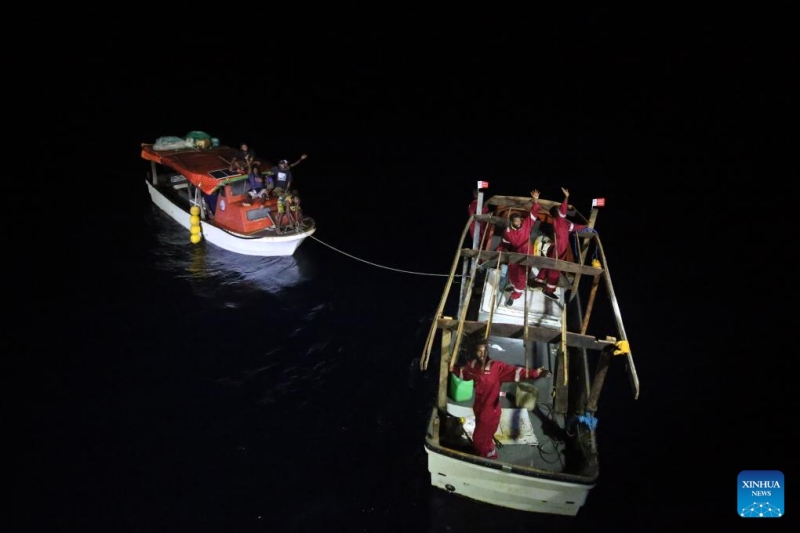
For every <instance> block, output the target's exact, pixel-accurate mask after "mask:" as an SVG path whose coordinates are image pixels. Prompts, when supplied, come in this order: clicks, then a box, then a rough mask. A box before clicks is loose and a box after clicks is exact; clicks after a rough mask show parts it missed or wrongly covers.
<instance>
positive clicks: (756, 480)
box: [736, 470, 786, 518]
mask: <svg viewBox="0 0 800 533" xmlns="http://www.w3.org/2000/svg"><path fill="white" fill-rule="evenodd" d="M737 486H738V489H737V504H738V509H736V513H737V514H738V515H739V516H740V517H742V518H780V517H781V516H783V515H784V514H785V513H786V510H785V509H784V508H783V504H784V498H783V491H784V487H783V472H781V471H780V470H742V471H741V472H739V478H738V480H737Z"/></svg>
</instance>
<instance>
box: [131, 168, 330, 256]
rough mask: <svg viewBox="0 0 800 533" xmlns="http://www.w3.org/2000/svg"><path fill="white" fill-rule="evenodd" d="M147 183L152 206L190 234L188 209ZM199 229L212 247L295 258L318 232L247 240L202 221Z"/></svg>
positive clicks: (243, 252) (239, 252) (246, 237)
mask: <svg viewBox="0 0 800 533" xmlns="http://www.w3.org/2000/svg"><path fill="white" fill-rule="evenodd" d="M145 183H146V184H147V190H148V191H149V193H150V199H151V200H152V201H153V203H154V204H155V205H156V206H158V207H159V209H161V210H162V211H163V212H164V213H166V214H167V215H169V216H170V218H172V219H173V220H175V221H176V222H177V223H178V224H180V225H181V226H183V227H184V228H186V229H187V230H189V228H190V227H191V221H190V216H191V215H190V214H189V211H188V206H187V207H183V206H180V205H177V204H175V203H174V202H172V201H171V200H170V199H169V198H167V197H166V196H165V195H164V194H162V192H161V191H160V190H158V189H157V188H156V187H154V186H153V184H152V183H150V182H149V181H147V180H145ZM200 229H201V232H202V235H203V238H204V239H205V240H206V241H207V242H209V243H210V244H213V245H215V246H218V247H220V248H222V249H224V250H228V251H230V252H235V253H238V254H243V255H251V256H261V257H277V256H290V255H293V254H294V252H295V250H297V248H298V247H299V246H300V244H302V242H303V241H304V240H305V239H306V238H307V237H309V236H310V235H312V234H313V233H314V232H315V231H316V228H315V227H312V228H310V229H307V230H305V231H302V232H298V233H290V234H284V235H275V236H264V237H248V236H242V235H236V234H234V233H231V232H229V231H226V230H224V229H222V228H219V227H217V226H215V225H214V224H213V223H211V222H209V221H208V220H201V221H200ZM187 240H188V233H187Z"/></svg>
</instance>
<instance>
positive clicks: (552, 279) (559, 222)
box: [531, 198, 587, 294]
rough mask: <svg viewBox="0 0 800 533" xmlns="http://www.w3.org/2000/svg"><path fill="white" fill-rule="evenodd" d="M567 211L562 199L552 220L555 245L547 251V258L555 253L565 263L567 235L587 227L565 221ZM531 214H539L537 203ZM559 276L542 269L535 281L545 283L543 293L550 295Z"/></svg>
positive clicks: (552, 271)
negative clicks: (556, 214) (556, 215)
mask: <svg viewBox="0 0 800 533" xmlns="http://www.w3.org/2000/svg"><path fill="white" fill-rule="evenodd" d="M567 211H569V204H567V199H566V198H564V201H562V202H561V205H560V206H559V208H558V215H559V216H558V217H555V218H553V233H554V234H555V239H556V245H555V246H550V248H549V249H548V250H547V257H553V258H555V257H556V253H558V256H557V257H558V259H560V260H562V261H567V260H568V257H569V256H568V255H567V250H569V233H570V232H571V231H580V230H582V229H583V228H585V227H587V226H586V225H585V224H575V223H574V222H570V221H569V220H567ZM531 212H532V213H533V215H532V216H533V217H536V215H538V214H539V202H536V203H534V204H533V208H532V209H531ZM560 274H561V273H560V272H559V271H558V270H553V269H549V268H542V269H540V270H539V273H538V274H537V275H536V281H539V282H546V283H547V285H546V286H545V288H544V292H547V293H549V294H552V293H553V292H555V290H556V287H558V277H559V275H560Z"/></svg>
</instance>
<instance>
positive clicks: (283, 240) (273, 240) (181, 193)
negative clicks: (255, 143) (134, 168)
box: [141, 132, 316, 257]
mask: <svg viewBox="0 0 800 533" xmlns="http://www.w3.org/2000/svg"><path fill="white" fill-rule="evenodd" d="M193 133H196V132H193ZM199 133H202V132H199ZM195 137H196V138H195ZM195 137H192V136H187V138H186V139H185V141H184V140H183V139H180V138H178V139H177V141H176V140H175V138H169V139H170V142H159V141H161V140H162V138H159V140H157V141H156V143H153V144H146V143H143V144H142V146H141V147H142V151H141V157H142V159H144V160H146V161H149V162H150V165H151V169H150V172H149V174H148V177H147V179H146V180H145V183H146V184H147V190H148V192H149V193H150V198H151V200H152V201H153V203H154V204H155V205H157V206H158V207H159V208H160V209H161V210H162V211H164V212H165V213H166V214H168V215H169V216H170V217H172V218H173V219H174V220H175V221H176V222H178V223H179V224H181V225H182V226H184V227H185V228H186V229H187V231H188V233H187V240H190V241H191V242H193V243H195V244H197V243H199V242H200V241H201V240H203V239H205V241H207V242H209V243H211V244H213V245H215V246H218V247H220V248H222V249H225V250H228V251H231V252H235V253H239V254H244V255H252V256H265V257H272V256H289V255H292V254H294V252H295V250H297V248H298V247H299V246H300V244H302V243H303V241H304V240H305V239H306V238H308V237H309V236H310V235H312V234H313V233H314V232H315V231H316V223H315V222H314V219H312V218H310V217H307V216H305V215H304V214H303V213H302V210H301V209H299V207H298V206H297V205H294V206H293V207H291V206H290V207H287V208H285V209H284V210H280V209H278V204H279V202H283V201H284V199H283V198H282V197H277V196H275V195H274V194H271V195H268V196H267V197H266V198H263V199H262V198H258V199H253V198H251V197H250V196H249V195H248V191H249V190H250V184H249V182H248V176H247V174H242V173H241V172H239V171H237V170H233V171H232V170H229V167H230V161H231V160H232V158H233V157H234V156H235V154H236V150H235V149H234V148H231V147H228V146H222V145H219V144H218V142H217V140H216V139H213V140H212V138H211V137H209V136H207V135H196V136H195ZM181 141H183V143H182V142H181ZM271 166H272V165H271V164H270V162H268V161H263V160H262V168H270V167H271ZM290 209H292V210H291V211H290Z"/></svg>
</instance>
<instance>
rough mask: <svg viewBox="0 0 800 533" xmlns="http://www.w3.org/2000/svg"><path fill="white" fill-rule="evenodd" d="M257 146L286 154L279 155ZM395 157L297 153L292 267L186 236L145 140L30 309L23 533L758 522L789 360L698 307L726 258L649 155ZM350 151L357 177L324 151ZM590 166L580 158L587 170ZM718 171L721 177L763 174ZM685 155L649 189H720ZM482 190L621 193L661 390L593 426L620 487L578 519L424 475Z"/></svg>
mask: <svg viewBox="0 0 800 533" xmlns="http://www.w3.org/2000/svg"><path fill="white" fill-rule="evenodd" d="M257 142H258V139H256V140H254V141H253V144H254V145H255V146H258V147H259V148H260V147H261V145H263V146H265V148H264V149H262V151H266V146H268V144H267V142H268V141H266V140H263V144H261V143H257ZM498 144H499V143H498ZM375 146H376V148H375V149H374V150H373V151H371V152H368V153H367V152H365V154H368V155H364V154H359V155H357V156H356V155H354V154H356V153H357V152H358V150H357V148H356V147H354V146H350V145H347V146H345V145H344V144H342V145H340V146H331V145H328V144H326V143H325V142H323V141H318V145H316V146H314V145H312V147H311V148H306V147H303V146H296V147H294V146H293V147H290V148H292V150H288V149H287V152H290V155H288V158H289V159H292V158H293V157H294V156H295V155H296V154H299V153H300V151H307V152H308V153H309V159H308V161H307V163H304V164H303V165H301V166H299V167H297V168H296V171H295V177H296V179H297V180H298V186H299V187H300V188H301V191H302V192H303V193H304V196H303V197H304V205H305V208H306V212H307V213H309V214H311V215H313V216H314V217H315V218H316V219H317V221H318V225H319V229H318V231H317V233H316V234H315V236H314V237H315V238H313V239H309V240H307V241H306V242H305V243H304V244H303V245H302V246H301V248H300V249H299V250H298V251H297V253H296V254H295V256H293V257H290V258H272V259H270V258H249V257H240V256H237V255H234V254H230V253H227V252H224V251H221V250H218V249H215V248H213V247H212V246H210V245H206V244H205V243H202V244H200V245H197V246H195V245H192V244H190V243H189V239H188V234H187V232H186V231H185V230H184V229H183V228H182V227H180V226H178V225H177V224H176V223H174V222H173V221H172V220H171V219H169V218H168V217H167V216H166V215H163V214H162V213H160V212H159V211H158V210H157V208H155V207H154V206H152V205H151V204H150V201H149V198H148V197H147V194H146V191H145V186H144V183H142V181H143V179H144V171H145V170H146V165H144V164H140V163H141V162H139V161H137V157H138V153H137V152H136V151H135V148H134V150H133V152H132V153H131V154H129V155H128V161H127V162H128V164H129V166H130V167H131V169H127V170H125V171H121V172H120V189H119V192H121V193H124V194H120V200H119V203H118V204H116V205H113V206H111V207H104V208H102V209H101V213H99V214H102V216H103V217H105V218H106V219H107V220H110V221H111V223H109V224H103V225H98V224H97V223H96V222H97V219H96V217H95V215H86V216H84V215H82V214H79V213H77V214H76V215H75V216H74V217H73V219H72V221H73V224H72V225H70V226H66V227H64V228H63V229H62V230H61V231H63V233H65V234H66V235H61V236H62V237H66V238H63V239H58V240H57V241H54V242H52V243H51V247H50V248H49V249H48V250H47V251H46V252H45V253H44V254H42V256H43V260H42V261H43V262H42V263H41V266H44V267H46V269H47V271H48V272H49V273H50V274H49V276H48V277H49V279H50V280H51V282H50V283H49V287H48V290H47V291H46V292H45V293H44V294H42V295H41V296H40V297H38V298H27V299H24V303H23V304H21V306H20V307H19V311H20V314H19V315H18V316H19V317H20V318H21V320H20V325H19V326H18V327H17V328H16V329H15V331H12V335H11V342H12V346H13V347H14V351H13V353H15V354H16V355H17V356H18V357H20V358H23V359H24V361H25V363H26V364H25V365H24V368H25V371H24V372H23V371H20V372H16V373H12V374H11V375H12V376H14V377H16V378H17V380H16V381H17V382H18V383H19V384H22V383H24V384H25V388H24V392H23V393H22V394H21V395H19V396H15V397H14V399H13V402H12V406H17V405H19V406H20V407H22V409H19V412H22V413H29V414H25V415H23V416H22V418H21V420H22V422H21V424H22V427H23V429H24V430H25V431H24V432H22V433H20V435H23V436H24V437H23V439H22V440H19V442H20V444H22V446H21V452H20V455H19V456H18V457H17V458H16V459H14V460H13V461H12V462H15V463H17V466H23V467H24V468H23V469H22V470H23V472H22V473H23V475H22V476H20V477H19V478H18V480H17V482H16V485H15V491H14V498H15V500H17V499H18V498H19V501H20V502H26V503H30V502H33V505H32V506H27V507H23V506H22V505H21V504H20V505H19V506H15V507H14V508H13V509H12V510H13V515H14V516H13V518H14V521H15V523H16V524H17V527H16V529H14V530H15V531H23V530H25V531H34V530H40V531H41V530H49V531H86V530H93V531H94V530H97V531H311V530H322V529H324V530H328V531H483V530H488V529H493V530H494V529H497V530H500V531H520V532H521V531H531V530H534V529H539V530H542V529H543V530H552V531H562V530H583V529H588V528H591V527H596V526H598V525H602V526H603V527H613V526H615V525H616V526H619V527H623V528H626V529H628V528H630V529H635V530H639V529H648V528H653V529H659V528H660V526H665V525H666V524H682V523H685V522H686V521H687V520H710V523H718V524H720V525H722V524H725V527H727V528H732V527H737V526H739V525H740V523H739V522H741V519H738V518H737V517H736V516H735V512H736V499H735V494H736V490H735V487H734V485H735V482H736V476H737V475H738V473H739V472H740V471H741V470H744V469H778V470H784V473H786V472H785V470H786V469H788V463H787V462H786V460H785V458H786V457H788V451H787V450H788V449H787V447H786V446H788V445H787V444H785V443H784V441H783V436H782V432H780V431H779V430H778V429H777V428H778V426H780V425H785V424H786V421H785V419H782V418H781V417H783V416H786V415H787V407H785V406H784V405H783V404H780V403H774V404H770V405H771V408H770V409H766V410H764V409H762V408H761V407H759V404H758V401H757V399H756V394H757V393H756V391H760V393H761V394H762V395H763V394H764V391H771V392H770V393H769V394H773V395H774V397H775V398H776V399H777V398H781V397H783V395H784V394H785V390H783V388H782V387H785V385H782V383H784V380H786V379H787V378H786V375H785V372H782V371H781V369H782V368H783V367H782V366H781V365H783V363H782V362H781V361H777V362H776V363H775V366H773V367H772V371H771V372H770V376H769V377H763V376H762V375H761V371H760V370H759V371H758V373H756V372H755V371H753V370H752V369H753V367H752V366H748V365H749V364H752V363H753V360H752V358H751V357H749V356H747V355H746V354H745V353H743V350H742V345H741V344H740V343H739V342H738V340H737V337H736V335H737V333H736V325H737V323H738V324H742V325H746V324H747V323H748V321H747V320H745V319H743V318H741V317H740V316H739V315H737V314H736V313H733V316H731V313H730V307H729V302H728V301H727V300H726V299H725V298H720V297H718V298H714V297H707V298H702V299H700V300H698V299H697V298H696V296H697V295H698V294H707V293H705V292H704V291H703V290H702V288H701V287H704V288H708V287H711V286H714V285H715V284H716V282H715V281H714V278H713V274H712V273H711V272H710V271H708V270H706V268H707V267H708V265H709V264H710V261H712V260H711V259H709V258H708V257H704V256H700V255H698V256H697V263H692V262H688V263H685V264H684V265H683V266H680V265H679V264H678V263H679V261H678V259H679V258H678V257H676V256H675V255H674V254H671V253H670V252H671V250H672V249H673V245H672V244H671V243H672V242H674V240H673V241H671V240H669V231H668V230H667V229H665V227H664V226H665V225H668V224H669V222H668V221H664V220H658V217H656V219H654V218H653V217H652V208H653V207H658V206H659V205H661V203H662V201H664V198H663V196H662V195H660V194H653V195H651V194H649V193H645V192H644V191H643V190H642V188H641V187H637V186H629V185H625V184H623V182H622V177H624V178H626V179H627V178H629V177H630V175H632V174H634V173H636V172H635V171H637V170H639V171H641V172H644V171H645V168H644V167H642V168H638V169H637V168H634V165H635V164H636V162H637V161H639V162H641V161H642V160H643V159H645V158H644V157H643V156H640V158H639V159H633V160H632V159H631V158H622V157H620V155H619V152H618V151H619V147H615V146H603V145H602V144H598V145H595V146H589V147H587V148H586V149H582V148H581V147H575V146H571V147H567V148H564V155H563V156H561V155H559V147H557V146H550V147H547V146H538V145H537V146H538V147H537V146H534V145H533V143H530V144H526V143H525V142H524V141H514V142H513V143H510V145H503V146H496V147H495V148H494V149H493V148H492V147H489V146H486V145H485V144H483V143H480V142H475V144H474V145H472V146H464V145H463V144H460V143H453V144H451V145H442V146H439V147H438V149H439V151H438V152H437V155H435V156H433V155H430V154H429V155H427V156H425V157H423V156H422V155H421V154H425V153H426V150H427V149H431V150H433V149H434V148H436V147H434V146H429V144H428V142H427V141H419V142H415V143H406V144H400V143H399V142H397V141H395V142H394V143H391V142H389V143H387V145H386V146H384V147H383V148H379V147H378V145H377V144H376V145H375ZM312 148H316V151H315V150H313V149H312ZM662 148H663V147H657V146H656V147H653V148H652V149H653V150H654V151H661V149H662ZM526 149H529V150H533V151H534V152H537V151H538V152H540V153H541V157H539V159H538V162H537V161H536V160H532V161H528V160H527V158H525V157H523V156H522V155H521V151H522V150H526ZM614 150H617V152H615V151H614ZM676 150H677V147H672V149H670V150H667V151H669V152H670V153H673V154H674V153H676ZM283 153H286V152H283ZM442 153H446V154H447V157H445V158H444V159H445V161H450V160H452V161H453V163H452V164H448V163H447V162H442V160H441V159H442ZM332 154H338V156H339V159H338V160H337V163H341V165H340V166H339V167H336V166H335V165H329V164H328V162H327V161H320V160H321V159H324V158H329V157H332ZM400 154H408V156H409V157H408V160H407V161H405V160H403V158H402V157H399V155H400ZM459 154H461V155H462V156H463V159H468V160H469V161H466V162H465V161H464V160H463V159H462V160H459V159H458V156H459ZM515 154H516V155H515ZM546 154H547V156H546V157H545V155H546ZM576 154H583V157H584V158H585V159H586V161H585V162H584V164H583V165H578V166H576V165H572V166H570V165H568V164H567V160H569V159H570V158H575V157H576ZM603 154H605V158H608V159H610V160H607V159H604V158H603V157H600V156H601V155H603ZM509 158H516V159H514V161H515V162H514V163H509V162H508V160H509ZM686 159H687V160H691V157H689V156H687V157H686ZM472 160H474V161H475V163H477V167H476V168H473V165H472ZM393 161H399V162H398V164H396V165H395V164H394V163H393ZM503 161H505V162H503ZM524 163H525V164H524ZM528 163H529V164H528ZM719 164H720V163H719V161H716V160H715V161H711V166H712V167H714V168H713V169H712V171H711V172H720V173H729V172H731V171H740V172H741V171H742V170H741V168H734V167H735V165H733V166H726V167H725V168H723V169H719V168H717V167H715V166H714V165H719ZM137 165H138V167H137ZM677 166H678V165H677V164H675V165H674V166H672V167H670V166H669V165H667V166H665V167H662V168H661V170H660V171H659V172H660V175H655V176H654V173H653V172H652V169H650V172H651V179H657V180H662V179H663V180H666V179H669V178H670V177H674V176H673V175H672V173H673V171H674V172H675V176H677V175H679V174H680V178H679V179H680V180H681V181H682V182H684V183H687V182H689V181H691V178H692V176H691V175H692V174H694V175H695V176H699V175H705V176H708V171H703V172H701V171H698V170H692V169H690V168H688V167H684V168H683V169H682V170H681V172H680V173H679V172H677ZM329 167H331V168H335V170H330V168H329ZM687 169H688V170H687ZM621 176H622V177H621ZM653 176H654V177H653ZM479 177H480V178H486V179H488V181H490V191H489V192H490V193H495V192H497V193H499V192H504V193H509V194H514V195H526V194H527V192H528V191H529V190H530V189H532V188H539V189H540V190H542V194H543V197H546V198H548V199H551V198H552V199H560V189H559V187H560V186H562V185H563V186H565V187H568V188H569V189H570V190H571V191H572V192H573V196H572V197H571V200H574V202H573V203H574V204H575V205H576V206H578V208H579V209H580V210H581V211H582V212H584V213H588V211H589V209H590V203H591V198H592V197H596V196H605V197H606V198H607V207H606V208H604V210H603V211H602V212H601V213H600V217H599V219H598V224H597V228H598V231H599V233H600V235H601V237H602V238H603V243H604V247H605V249H606V254H607V256H608V267H609V269H610V270H611V272H612V277H613V280H614V283H615V292H616V295H617V297H618V298H619V302H620V307H621V311H622V315H623V319H624V321H625V328H626V331H627V334H628V337H629V339H630V341H631V346H632V348H633V351H634V356H635V358H636V365H637V369H638V373H639V378H640V380H641V391H642V393H641V397H640V398H639V399H638V400H634V399H633V397H632V393H631V390H630V387H629V385H628V382H627V376H626V375H625V372H624V369H623V367H624V365H623V364H622V361H621V360H619V361H614V362H613V365H612V368H611V370H610V372H609V375H608V377H607V379H606V384H605V387H604V392H603V396H602V397H601V401H600V410H599V412H598V419H599V425H598V441H599V449H600V466H601V476H600V481H599V483H598V485H597V487H596V488H595V489H594V490H593V491H592V492H591V493H590V495H589V499H588V502H587V503H586V505H585V506H584V508H583V509H581V511H580V513H579V516H577V517H575V518H565V517H557V516H547V515H536V514H526V513H521V512H516V511H510V510H505V509H500V508H495V507H491V506H487V505H483V504H479V503H475V502H469V501H466V500H462V499H460V498H456V497H453V496H451V495H449V494H445V493H443V492H441V491H439V490H434V489H433V488H431V487H430V485H429V476H428V472H427V466H426V455H425V452H424V449H423V440H424V432H425V427H426V423H427V418H428V414H429V410H430V409H431V406H432V404H433V399H434V395H435V384H436V379H437V378H436V373H435V369H436V368H437V365H438V359H435V358H434V359H432V360H431V362H430V365H429V370H428V371H427V372H421V371H420V370H419V366H418V365H419V357H420V355H421V354H422V349H423V346H424V343H425V339H426V336H427V333H428V328H429V327H430V321H431V319H432V318H433V316H434V314H435V311H436V308H437V306H438V303H439V299H440V297H441V294H442V290H443V288H444V284H445V281H446V278H445V277H444V275H445V274H446V273H447V272H448V271H449V269H450V266H451V262H452V260H453V256H454V253H455V250H456V247H457V246H458V244H459V243H458V235H459V234H460V231H461V228H462V227H463V223H464V222H465V221H466V216H467V211H466V207H467V204H468V203H469V201H470V199H471V188H472V186H473V184H474V181H476V179H477V178H479ZM123 180H124V181H123ZM715 181H716V180H715V179H709V181H707V182H704V181H702V180H698V181H697V182H696V183H694V189H695V190H698V189H699V190H700V191H702V190H703V188H704V187H707V188H713V187H714V186H715V183H714V182H715ZM342 183H352V187H351V188H349V189H347V192H343V191H342V189H340V185H341V184H342ZM625 183H628V182H625ZM414 187H417V188H419V187H422V193H421V194H415V193H413V191H412V189H413V188H414ZM306 191H307V192H306ZM344 206H346V207H347V209H345V210H344V211H341V208H342V207H344ZM701 216H705V215H701ZM664 218H666V219H668V220H671V219H672V215H671V214H670V212H668V211H667V212H665V214H664ZM687 249H688V250H690V251H691V252H692V253H693V251H694V249H693V248H691V247H689V248H687ZM682 257H683V258H684V259H685V257H686V256H682ZM676 272H681V274H682V276H680V277H679V278H678V279H676ZM431 274H434V275H431ZM687 279H691V280H694V281H695V282H697V283H698V284H699V285H700V287H697V286H695V284H694V283H691V284H689V286H687V284H686V283H687V282H686V280H687ZM598 305H599V304H598ZM595 313H596V315H595V316H596V319H597V320H599V321H601V322H603V321H606V322H607V323H608V325H609V326H611V324H612V322H611V318H610V315H608V313H607V312H606V313H603V312H600V311H598V310H596V311H595ZM749 323H750V324H758V323H759V320H758V319H757V317H756V320H750V321H749ZM45 326H46V327H45ZM609 332H610V330H609ZM712 341H713V342H712ZM769 342H770V341H769V340H768V339H767V340H765V346H766V347H769V346H770V344H769ZM758 365H759V367H761V365H763V360H761V361H759V363H758ZM744 376H746V377H747V378H748V385H746V386H745V385H743V384H742V383H741V381H742V378H743V377H744ZM782 420H783V421H782ZM748 424H750V425H751V427H752V429H755V433H753V431H748V430H747V425H748ZM770 450H771V451H770ZM690 487H700V489H699V490H695V489H691V490H690ZM700 507H702V508H703V510H699V508H700ZM23 509H27V510H23ZM784 518H786V517H784ZM737 521H739V522H737Z"/></svg>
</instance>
